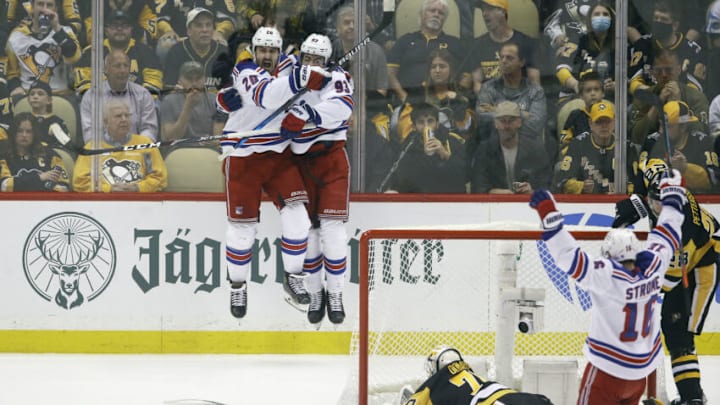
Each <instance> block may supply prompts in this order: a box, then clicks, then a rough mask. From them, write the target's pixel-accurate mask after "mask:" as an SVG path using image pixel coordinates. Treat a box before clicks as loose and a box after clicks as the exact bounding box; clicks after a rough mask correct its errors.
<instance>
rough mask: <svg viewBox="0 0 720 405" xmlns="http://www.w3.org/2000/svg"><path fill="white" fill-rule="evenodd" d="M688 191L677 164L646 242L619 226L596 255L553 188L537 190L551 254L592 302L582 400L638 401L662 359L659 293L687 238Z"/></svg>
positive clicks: (534, 199) (534, 202)
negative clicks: (572, 229)
mask: <svg viewBox="0 0 720 405" xmlns="http://www.w3.org/2000/svg"><path fill="white" fill-rule="evenodd" d="M686 198H687V197H686V196H685V188H684V187H682V186H681V177H680V173H679V172H677V171H675V174H674V176H673V177H666V178H664V179H663V180H662V182H661V189H660V199H661V201H662V205H663V210H662V213H661V214H660V217H659V218H658V222H657V225H656V226H655V227H654V228H653V230H652V231H651V232H650V233H649V235H648V240H647V242H646V244H645V246H644V248H643V247H642V246H641V245H640V242H639V241H638V240H637V238H636V237H635V234H634V233H633V232H632V231H631V230H629V229H613V230H611V231H610V232H608V234H607V235H606V237H605V240H604V241H603V246H602V256H603V257H602V258H592V257H590V256H589V255H588V254H587V253H586V252H584V251H583V250H582V249H580V247H579V245H578V243H577V241H575V239H574V238H573V237H572V235H571V234H570V233H569V232H568V231H567V230H566V229H564V228H563V216H562V214H561V213H560V212H558V210H557V208H556V207H555V200H554V199H553V197H552V194H550V192H548V191H546V190H537V191H535V192H534V193H533V194H532V196H531V199H530V206H531V207H532V208H534V209H535V210H537V212H538V214H539V215H540V218H541V219H542V226H543V230H544V232H543V236H542V238H543V240H545V242H546V243H547V247H548V250H549V251H550V253H551V255H552V257H553V259H554V260H555V262H556V263H557V265H558V266H559V267H560V268H562V269H567V273H568V274H569V275H570V277H572V278H573V279H575V281H576V282H577V283H578V285H580V286H581V287H582V288H584V289H586V290H587V291H589V293H590V296H591V298H592V302H593V308H592V312H591V315H590V319H591V324H590V331H589V333H588V337H587V340H586V341H585V346H584V348H583V353H584V354H585V357H586V358H587V360H588V364H587V366H586V368H585V373H584V375H583V378H582V383H581V386H580V395H579V398H578V402H577V403H578V405H592V404H637V403H639V401H640V398H641V397H642V394H643V393H644V391H645V386H646V384H645V381H646V377H647V376H648V375H649V374H650V373H651V372H652V371H654V370H655V369H656V368H657V367H658V365H659V363H660V362H661V361H662V358H663V356H662V354H661V353H662V340H661V339H660V303H661V298H660V292H661V289H662V281H663V277H664V275H665V272H666V270H667V268H668V266H669V265H670V261H671V260H672V257H673V254H674V252H675V250H677V249H678V248H679V247H680V241H681V240H682V239H681V237H682V235H681V224H682V222H683V219H684V214H683V210H682V206H683V203H685V202H686V201H687V200H686Z"/></svg>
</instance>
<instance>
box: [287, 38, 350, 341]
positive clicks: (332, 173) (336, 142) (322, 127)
mask: <svg viewBox="0 0 720 405" xmlns="http://www.w3.org/2000/svg"><path fill="white" fill-rule="evenodd" d="M331 54H332V44H331V42H330V39H329V38H328V37H327V36H325V35H320V34H310V35H309V36H308V37H307V38H306V39H305V41H304V42H303V43H302V45H301V46H300V63H301V65H302V66H304V67H307V66H323V67H324V66H327V65H328V63H329V59H330V55H331ZM331 74H332V76H331V78H330V81H329V82H328V83H327V84H326V85H325V86H324V87H323V88H321V89H320V90H318V91H310V92H307V93H305V94H304V95H303V96H302V97H301V98H300V99H299V101H298V103H296V104H295V105H293V106H292V108H290V110H289V112H288V114H287V115H286V116H285V118H284V119H283V122H282V128H283V133H284V134H285V136H286V137H287V138H288V139H292V144H291V146H290V147H291V149H292V151H293V153H294V154H295V156H296V161H297V164H298V167H299V169H300V175H301V176H302V177H303V180H304V182H305V188H306V189H307V191H308V197H309V199H310V202H309V204H308V212H309V214H310V220H311V222H312V229H311V230H310V234H309V237H308V246H307V254H306V256H305V265H304V272H305V273H306V274H307V278H306V280H305V285H306V287H307V289H308V293H309V295H310V306H309V307H308V313H307V316H308V321H309V322H310V323H311V324H313V325H314V326H315V327H316V328H319V327H320V324H321V322H322V320H323V318H324V317H325V312H326V310H327V316H328V319H329V320H330V322H332V323H333V324H336V325H337V324H340V323H342V322H343V321H344V320H345V308H344V306H343V301H342V293H343V289H344V285H345V271H346V269H347V232H346V230H345V222H347V220H348V205H349V204H348V201H349V197H350V180H349V179H350V164H349V162H348V156H347V152H346V150H345V141H346V139H347V129H348V120H349V119H350V116H351V115H352V112H353V82H352V79H351V78H350V75H349V74H348V73H347V72H345V71H344V70H343V69H342V68H340V67H335V68H333V69H332V72H331ZM307 123H311V124H313V125H315V126H317V128H315V129H305V130H303V126H304V125H306V124H307Z"/></svg>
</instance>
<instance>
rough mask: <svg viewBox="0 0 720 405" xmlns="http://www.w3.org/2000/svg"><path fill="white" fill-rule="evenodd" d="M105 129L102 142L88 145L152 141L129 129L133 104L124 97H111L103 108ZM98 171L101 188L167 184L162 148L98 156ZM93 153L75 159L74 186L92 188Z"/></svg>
mask: <svg viewBox="0 0 720 405" xmlns="http://www.w3.org/2000/svg"><path fill="white" fill-rule="evenodd" d="M103 122H104V124H105V133H104V134H103V141H102V143H101V144H100V145H96V144H95V143H94V142H92V141H91V142H88V143H87V144H86V145H85V149H98V148H111V147H117V146H126V145H137V144H145V143H150V142H151V140H150V139H149V138H147V137H145V136H142V135H137V134H133V133H132V132H131V131H130V108H129V107H128V106H127V104H125V103H124V102H123V101H121V100H110V101H108V102H107V103H106V104H105V106H104V109H103ZM99 159H100V162H99V167H100V170H99V171H98V175H99V176H100V190H98V191H102V192H106V193H107V192H138V191H139V192H153V191H162V190H163V189H164V188H165V187H167V181H168V180H167V169H166V168H165V162H164V161H163V158H162V156H161V155H160V151H159V149H146V150H138V151H127V152H115V153H112V154H109V155H107V156H105V155H104V156H102V157H100V158H99ZM93 164H94V163H93V157H92V156H84V155H81V156H79V157H78V159H77V161H76V162H75V172H74V174H73V189H74V190H75V191H83V192H89V191H94V190H93V178H92V176H91V168H92V165H93Z"/></svg>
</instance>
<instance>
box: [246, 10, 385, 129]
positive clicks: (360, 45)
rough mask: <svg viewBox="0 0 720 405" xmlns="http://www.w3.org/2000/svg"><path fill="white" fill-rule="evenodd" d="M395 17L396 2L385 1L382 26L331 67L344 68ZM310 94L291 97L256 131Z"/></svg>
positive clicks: (260, 124) (258, 126) (305, 88)
mask: <svg viewBox="0 0 720 405" xmlns="http://www.w3.org/2000/svg"><path fill="white" fill-rule="evenodd" d="M394 17H395V0H383V18H382V21H380V24H379V25H378V26H377V27H376V28H375V29H374V30H373V31H372V32H371V33H369V34H367V35H365V38H363V39H362V40H361V41H360V42H358V43H357V44H356V45H355V46H353V47H352V48H350V50H349V51H347V52H346V53H345V55H343V56H342V57H341V58H340V59H338V60H337V61H334V62H331V63H330V65H336V66H342V65H343V64H344V63H346V62H347V61H349V60H350V59H351V58H352V57H353V56H354V55H355V54H356V53H358V52H359V51H360V49H362V48H363V47H364V46H365V45H367V44H368V43H370V41H371V40H372V39H373V38H374V37H376V36H377V35H378V34H380V33H381V32H382V31H383V30H385V28H387V26H389V25H390V23H392V22H393V18H394ZM307 92H308V88H307V87H303V88H302V89H300V91H299V92H297V94H295V95H294V96H292V97H290V99H289V100H288V101H286V102H285V104H283V105H281V106H280V107H279V108H278V109H277V110H275V111H273V112H272V114H270V115H268V116H267V117H266V118H265V119H264V120H263V121H262V122H261V123H259V124H258V125H257V126H256V127H255V128H253V129H255V130H258V129H262V128H264V127H265V125H267V124H268V123H270V121H272V120H273V119H275V117H277V116H278V115H280V114H282V113H284V112H285V110H287V109H288V108H290V106H292V105H293V103H295V101H297V99H298V98H300V97H301V96H302V95H303V94H305V93H307Z"/></svg>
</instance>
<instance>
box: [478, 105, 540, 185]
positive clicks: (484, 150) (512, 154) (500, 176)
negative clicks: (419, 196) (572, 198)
mask: <svg viewBox="0 0 720 405" xmlns="http://www.w3.org/2000/svg"><path fill="white" fill-rule="evenodd" d="M494 121H495V130H494V131H493V132H492V134H491V135H490V138H488V139H486V140H485V141H483V142H482V143H480V146H479V147H478V148H477V150H476V152H475V156H474V157H473V159H472V160H471V163H470V164H471V168H470V187H471V191H472V192H473V193H490V194H513V193H515V194H528V193H531V192H532V191H533V190H536V189H540V188H547V187H549V186H550V180H551V178H552V166H551V164H550V159H549V158H548V155H547V153H545V148H544V146H543V145H542V144H541V143H540V142H539V141H538V140H537V139H535V138H533V137H529V136H521V135H520V128H521V127H522V114H521V111H520V106H518V105H517V104H516V103H513V102H512V101H503V102H501V103H499V104H498V105H497V107H496V108H495V119H494Z"/></svg>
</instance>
